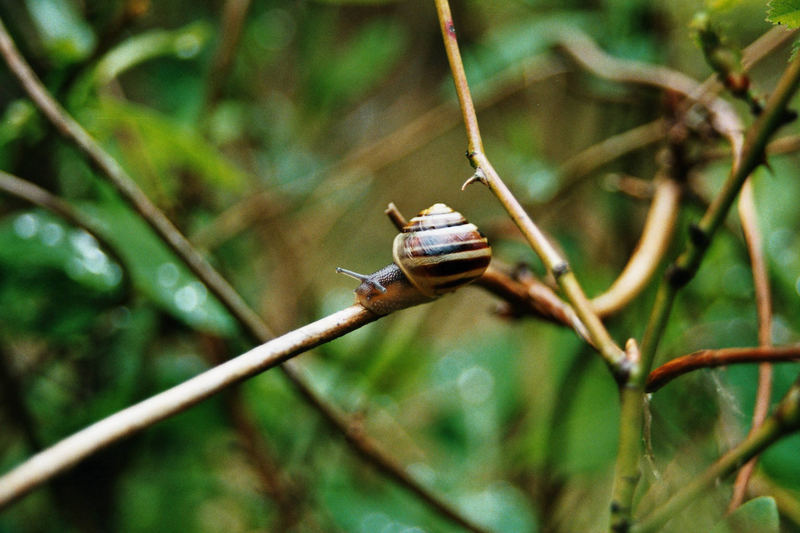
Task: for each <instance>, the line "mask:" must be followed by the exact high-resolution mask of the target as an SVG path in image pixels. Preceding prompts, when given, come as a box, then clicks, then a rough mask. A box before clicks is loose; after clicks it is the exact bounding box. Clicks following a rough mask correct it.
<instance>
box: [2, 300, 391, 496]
mask: <svg viewBox="0 0 800 533" xmlns="http://www.w3.org/2000/svg"><path fill="white" fill-rule="evenodd" d="M378 318H379V316H378V315H375V314H373V313H371V312H369V311H367V310H366V309H364V308H363V307H361V306H360V305H352V306H350V307H348V308H346V309H343V310H342V311H339V312H336V313H333V314H331V315H328V316H327V317H325V318H322V319H320V320H317V321H316V322H312V323H311V324H307V325H305V326H303V327H301V328H298V329H296V330H294V331H292V332H289V333H287V334H286V335H283V336H281V337H278V338H276V339H273V340H271V341H270V342H267V343H265V344H262V345H261V346H257V347H255V348H253V349H252V350H250V351H248V352H246V353H244V354H242V355H240V356H238V357H236V358H234V359H231V360H230V361H227V362H225V363H223V364H221V365H219V366H216V367H213V368H211V369H210V370H206V371H205V372H203V373H202V374H198V375H197V376H195V377H193V378H191V379H188V380H186V381H184V382H183V383H181V384H179V385H176V386H174V387H172V388H171V389H167V390H165V391H164V392H161V393H159V394H157V395H155V396H152V397H150V398H148V399H146V400H144V401H142V402H139V403H137V404H135V405H132V406H130V407H127V408H125V409H123V410H121V411H118V412H116V413H114V414H113V415H111V416H109V417H106V418H104V419H102V420H100V421H99V422H95V423H94V424H92V425H91V426H89V427H87V428H85V429H82V430H81V431H78V432H77V433H74V434H73V435H71V436H69V437H67V438H65V439H63V440H61V441H59V442H58V443H56V444H54V445H53V446H51V447H49V448H47V449H46V450H44V451H42V452H40V453H38V454H36V455H34V456H33V457H31V458H30V459H28V460H27V461H25V462H24V463H22V464H21V465H19V466H17V467H16V468H14V469H13V470H11V471H10V472H8V473H7V474H5V475H3V476H2V477H0V508H3V507H5V506H7V505H8V504H10V503H11V502H13V501H14V500H16V499H17V498H20V497H21V496H23V495H25V494H27V493H28V492H30V491H31V490H33V489H34V488H36V487H38V486H39V485H41V484H42V483H44V482H45V481H47V480H48V479H50V478H51V477H53V476H55V475H57V474H59V473H61V472H63V471H64V470H66V469H68V468H70V467H71V466H73V465H75V464H76V463H78V462H79V461H80V460H81V459H84V458H85V457H87V456H89V455H91V454H92V453H94V452H96V451H98V450H100V449H102V448H104V447H106V446H108V445H110V444H112V443H114V442H117V441H119V440H121V439H123V438H125V437H129V436H131V435H133V434H134V433H136V432H138V431H140V430H142V429H145V428H147V427H149V426H151V425H153V424H155V423H156V422H159V421H161V420H164V419H165V418H168V417H170V416H172V415H174V414H177V413H179V412H181V411H183V410H185V409H187V408H189V407H191V406H193V405H195V404H196V403H198V402H200V401H202V400H205V399H206V398H208V397H209V396H211V395H213V394H216V393H217V392H219V391H221V390H222V389H224V388H225V387H228V386H230V385H233V384H235V383H238V382H240V381H242V380H244V379H245V378H248V377H251V376H254V375H256V374H258V373H259V372H263V371H264V370H267V369H269V368H272V367H274V366H276V365H279V364H280V363H282V362H283V361H285V360H287V359H289V358H290V357H294V356H296V355H298V354H300V353H302V352H304V351H306V350H309V349H311V348H313V347H314V346H318V345H319V344H323V343H325V342H328V341H330V340H332V339H335V338H337V337H340V336H342V335H344V334H345V333H348V332H350V331H353V330H354V329H357V328H359V327H361V326H363V325H364V324H368V323H370V322H373V321H375V320H377V319H378Z"/></svg>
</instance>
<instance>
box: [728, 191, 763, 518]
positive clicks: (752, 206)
mask: <svg viewBox="0 0 800 533" xmlns="http://www.w3.org/2000/svg"><path fill="white" fill-rule="evenodd" d="M739 218H740V219H741V222H742V229H743V231H744V238H745V241H746V243H747V250H748V252H749V254H750V263H751V265H752V271H753V285H754V287H755V293H756V310H757V313H758V343H759V345H760V346H763V347H770V346H772V297H771V294H770V289H769V276H768V273H767V262H766V260H765V258H764V248H763V246H762V239H761V230H760V229H759V225H758V213H757V211H756V201H755V194H754V192H753V182H752V179H748V180H747V181H746V182H745V184H744V185H743V186H742V192H741V194H740V195H739ZM771 399H772V365H771V364H769V363H761V364H760V365H758V390H757V392H756V404H755V407H754V409H753V423H752V426H751V428H750V433H751V434H752V433H753V432H754V431H756V429H758V427H759V426H760V425H761V424H763V423H764V420H765V419H766V418H767V412H768V411H769V406H770V400H771ZM757 460H758V457H757V456H756V457H753V458H752V459H750V460H749V461H748V462H747V463H746V464H745V465H744V466H743V467H742V468H741V469H740V470H739V473H738V474H737V475H736V481H735V483H734V485H733V496H732V497H731V502H730V505H729V506H728V510H729V511H733V510H734V509H736V508H737V507H739V505H741V503H742V501H744V496H745V493H746V492H747V484H748V482H749V481H750V476H751V475H752V473H753V469H754V468H755V464H756V461H757Z"/></svg>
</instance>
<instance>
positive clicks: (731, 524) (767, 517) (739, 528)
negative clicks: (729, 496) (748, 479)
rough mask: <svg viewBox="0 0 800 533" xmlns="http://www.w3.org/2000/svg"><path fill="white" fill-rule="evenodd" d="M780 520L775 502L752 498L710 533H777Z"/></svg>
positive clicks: (771, 499) (763, 497)
mask: <svg viewBox="0 0 800 533" xmlns="http://www.w3.org/2000/svg"><path fill="white" fill-rule="evenodd" d="M779 531H780V518H779V516H778V507H777V505H776V504H775V500H774V499H773V498H771V497H769V496H762V497H760V498H754V499H752V500H750V501H747V502H745V503H744V504H742V505H741V506H739V508H738V509H736V510H735V511H734V512H732V513H731V514H730V515H728V516H727V517H726V518H725V520H723V521H722V522H720V523H719V524H718V525H717V526H716V527H715V528H714V529H713V530H712V531H711V533H778V532H779Z"/></svg>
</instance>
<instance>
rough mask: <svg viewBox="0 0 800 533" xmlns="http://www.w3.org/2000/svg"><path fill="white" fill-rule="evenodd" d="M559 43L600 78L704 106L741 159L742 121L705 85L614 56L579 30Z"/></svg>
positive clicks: (663, 68) (570, 32) (735, 154)
mask: <svg viewBox="0 0 800 533" xmlns="http://www.w3.org/2000/svg"><path fill="white" fill-rule="evenodd" d="M559 42H560V44H561V45H562V47H563V48H564V50H566V51H567V52H568V53H569V54H570V56H571V57H572V58H573V59H574V60H575V61H576V62H577V63H578V64H579V65H581V66H582V67H583V68H585V69H586V70H588V71H589V72H591V73H592V74H594V75H595V76H597V77H600V78H603V79H608V80H612V81H616V82H620V83H635V84H640V85H649V86H651V87H656V88H658V89H663V90H668V91H671V92H674V93H678V94H681V95H683V96H684V97H686V98H688V99H689V100H691V101H693V102H695V103H698V104H700V105H702V106H704V107H705V108H706V109H708V111H709V112H710V114H711V123H712V125H713V126H714V129H716V130H717V131H718V132H720V134H722V135H723V136H724V137H725V138H726V139H727V140H728V142H729V143H730V145H731V149H732V152H733V154H734V160H738V159H739V154H740V153H741V149H742V145H743V141H744V139H743V135H742V131H743V128H742V124H741V121H740V120H739V117H738V115H737V114H736V112H735V110H734V109H733V108H732V107H731V105H730V104H729V103H728V102H726V101H725V100H722V99H721V98H716V97H715V96H714V95H713V94H709V91H708V90H707V88H706V87H705V84H699V83H698V82H697V81H695V80H693V79H692V78H690V77H689V76H686V75H685V74H683V73H682V72H678V71H675V70H672V69H670V68H668V67H664V66H661V65H652V64H648V63H642V62H639V61H632V60H623V59H619V58H616V57H612V56H610V55H608V54H606V53H605V52H604V51H603V50H601V49H600V48H599V47H598V46H597V44H596V43H595V42H594V41H592V39H591V38H589V36H588V35H586V34H585V33H583V32H581V31H580V30H577V29H575V30H571V31H569V32H564V33H563V35H562V37H561V39H560V41H559Z"/></svg>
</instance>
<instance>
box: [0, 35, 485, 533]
mask: <svg viewBox="0 0 800 533" xmlns="http://www.w3.org/2000/svg"><path fill="white" fill-rule="evenodd" d="M0 55H2V56H3V58H4V59H5V61H6V63H7V64H8V66H9V67H10V69H11V71H12V73H13V74H14V75H15V76H16V78H17V79H18V81H19V82H20V84H21V85H22V87H23V89H25V91H26V92H27V93H28V96H29V97H30V98H31V100H32V101H33V102H34V104H35V105H36V106H37V107H38V108H39V109H40V110H41V111H42V112H43V113H44V115H45V116H46V117H47V118H48V120H50V122H51V123H52V124H53V125H54V126H55V127H56V128H57V129H58V131H59V132H60V133H61V134H62V135H64V136H65V137H66V138H67V139H68V140H70V141H71V142H73V143H75V144H76V145H77V146H78V147H79V148H80V149H81V150H82V151H83V152H84V153H85V154H86V155H87V157H88V158H89V159H90V160H91V161H92V163H93V164H95V165H96V166H97V167H98V168H99V169H100V171H101V172H102V173H103V174H104V175H105V176H106V177H107V178H108V179H109V181H110V182H111V183H112V184H113V185H114V186H115V187H116V189H117V190H118V191H119V193H120V194H121V195H122V197H123V198H124V199H125V200H126V201H127V202H129V203H130V204H131V206H133V207H134V209H136V211H137V212H138V213H139V214H140V215H141V216H142V218H143V219H144V220H145V221H146V222H147V223H148V224H149V225H150V226H151V227H152V228H153V229H154V230H155V231H156V233H157V234H158V235H159V236H160V237H161V238H162V239H163V240H164V242H165V243H166V244H167V245H168V246H169V247H170V248H171V249H172V250H173V251H174V252H175V253H176V255H177V256H178V257H179V258H180V259H181V260H182V261H183V262H184V263H185V264H186V265H187V267H189V269H190V270H191V271H192V272H193V273H194V274H195V275H196V276H197V277H198V279H200V280H201V281H202V282H203V283H205V284H206V286H207V287H208V288H209V290H210V291H211V292H212V294H214V295H215V296H216V297H217V298H218V299H219V300H220V302H221V303H222V304H223V305H224V306H225V308H226V309H227V310H228V311H229V312H230V313H231V315H232V316H234V317H235V318H236V320H237V321H238V322H239V323H240V324H241V325H242V327H243V328H244V330H245V331H246V333H247V334H248V335H249V336H250V338H251V339H253V340H255V341H256V342H262V343H263V342H266V341H267V340H269V339H270V338H272V337H273V336H274V335H273V334H272V332H271V330H270V328H269V327H268V326H267V325H266V323H264V322H263V321H262V320H261V318H260V317H259V316H258V315H257V314H256V313H255V312H254V311H253V310H252V309H251V308H250V307H249V306H248V305H247V304H246V303H245V301H244V300H243V299H242V298H241V296H240V295H239V294H238V293H237V292H236V291H235V290H234V289H233V288H232V287H231V286H230V285H229V284H228V282H227V281H226V280H225V279H224V278H223V277H222V276H221V275H220V274H219V273H218V272H217V271H216V270H214V268H213V267H212V266H211V265H210V264H209V263H208V262H207V261H206V260H205V259H204V258H203V257H202V256H201V255H200V254H199V253H198V252H197V250H196V249H195V248H194V247H193V246H192V245H191V243H189V241H188V240H187V239H186V238H185V237H184V236H183V235H182V234H181V233H180V232H179V231H178V230H177V228H175V226H174V225H173V224H172V223H171V222H170V221H169V219H168V218H167V217H166V216H165V215H164V214H163V213H162V212H161V211H160V210H159V209H158V208H157V207H156V206H155V205H154V204H153V203H152V202H150V200H149V199H148V198H147V196H146V195H145V194H144V192H142V191H141V189H139V187H138V186H137V185H136V183H135V182H134V181H133V180H132V179H131V178H130V176H129V175H128V174H127V172H126V171H125V170H124V169H123V168H122V167H121V166H120V164H119V163H118V162H117V161H116V160H115V159H114V158H113V157H112V156H111V155H110V154H108V153H107V152H106V151H105V150H103V148H102V147H101V146H100V145H99V144H98V143H97V142H96V141H95V140H94V139H93V138H92V137H91V136H90V135H89V134H88V133H87V132H86V131H85V130H84V129H83V128H82V127H81V126H80V125H79V124H78V123H77V122H76V121H75V120H74V119H73V118H72V117H70V116H69V115H68V114H67V113H66V111H65V110H64V109H63V108H62V107H61V106H60V105H59V104H58V103H57V102H56V101H55V100H54V99H53V97H52V96H51V95H50V94H49V93H48V92H47V89H46V88H45V87H44V85H43V84H42V83H41V81H40V80H39V79H38V78H37V77H36V75H35V73H34V72H33V71H32V70H31V68H30V66H29V65H28V64H27V63H26V62H25V60H24V59H23V57H22V56H21V54H20V53H19V51H18V50H17V48H16V46H15V45H14V42H13V40H12V39H11V36H10V35H9V34H8V32H7V30H6V28H5V26H4V24H3V23H2V20H0ZM362 309H363V308H362ZM305 327H308V326H305ZM302 329H303V328H301V329H300V330H295V331H294V332H291V333H288V334H287V335H292V334H294V333H296V332H297V331H301V330H302ZM284 337H286V335H285V336H284ZM236 360H238V358H237V359H236ZM280 368H281V370H282V372H283V373H284V375H285V376H286V377H287V378H288V379H289V381H290V382H291V383H292V385H294V387H295V389H296V390H297V391H298V392H299V393H300V395H301V396H302V397H303V398H304V399H305V400H306V402H307V403H308V404H309V405H310V406H311V407H313V408H314V409H315V410H316V411H317V412H318V413H319V414H320V415H321V416H322V418H323V420H324V421H325V422H326V424H327V425H328V426H329V427H330V428H332V429H334V430H335V431H336V432H338V433H340V434H341V435H342V436H344V438H345V439H346V440H347V442H348V443H350V447H351V449H352V450H353V451H354V452H355V453H356V454H357V455H358V456H359V457H360V458H361V459H362V460H364V461H365V462H367V463H368V464H370V465H372V466H373V467H375V468H376V469H378V470H379V471H381V472H383V473H384V474H385V475H386V476H387V477H389V478H390V479H392V480H393V481H394V482H395V483H397V484H399V485H400V486H402V487H404V488H405V489H406V490H408V491H410V492H411V493H412V494H415V495H416V496H417V497H418V498H420V499H421V500H422V501H423V502H425V503H426V504H427V505H428V506H429V507H430V508H432V509H434V510H435V511H437V512H438V513H439V514H441V515H442V516H444V517H445V518H447V519H449V520H452V521H453V522H455V523H457V524H459V525H461V526H462V527H464V528H465V529H468V530H470V531H482V529H481V528H480V527H478V526H476V525H475V524H472V523H471V522H470V521H469V520H467V519H466V518H465V517H463V516H462V515H461V514H460V513H458V511H456V510H455V509H453V508H452V507H450V506H449V505H448V504H447V503H445V502H444V501H442V500H441V498H439V497H438V496H437V495H435V494H434V493H433V492H431V491H429V490H428V489H426V488H425V487H424V486H422V484H420V483H418V482H417V481H416V480H414V479H413V478H412V477H411V476H410V475H408V473H407V472H406V471H405V469H404V468H403V467H402V466H400V465H399V464H398V463H397V462H396V461H395V460H394V459H393V458H391V457H390V456H389V455H387V454H386V453H384V452H381V451H380V449H379V448H378V446H377V445H376V444H375V443H373V442H372V441H371V439H369V437H368V436H367V435H365V434H363V432H357V433H354V432H353V430H352V427H353V424H352V423H351V422H350V421H349V420H348V419H346V418H344V417H343V416H341V415H339V414H338V413H337V412H336V410H335V409H334V408H333V407H331V406H330V405H328V404H327V402H326V401H325V400H324V399H323V398H322V397H321V396H320V395H319V394H317V393H316V392H315V391H314V389H313V388H312V387H311V386H310V385H309V384H308V383H307V382H306V379H305V378H304V377H303V375H302V372H301V371H300V370H299V369H298V368H297V367H296V366H295V365H293V364H292V362H291V361H287V362H286V363H285V364H283V365H282V366H281V367H280ZM167 392H169V391H167ZM134 407H135V406H134ZM123 412H125V411H123ZM117 414H120V413H117ZM112 416H116V415H112ZM161 419H163V417H162V418H154V419H153V420H154V421H153V422H151V423H155V421H158V420H161ZM115 420H120V419H115ZM92 427H94V426H90V428H92ZM90 428H87V430H88V429H90ZM62 442H63V441H62ZM79 442H82V444H83V445H84V446H86V448H85V453H83V455H81V457H85V456H86V455H88V454H90V453H93V452H94V451H96V450H98V449H100V448H101V447H102V443H101V445H100V446H92V445H91V443H88V442H83V441H79ZM43 453H44V452H43ZM79 459H80V457H79V458H78V459H75V461H77V460H79ZM25 464H27V463H25ZM72 464H74V463H72ZM45 466H46V465H45ZM67 466H69V465H67ZM39 468H41V467H39ZM63 468H66V467H62V468H60V469H57V470H53V469H50V468H46V469H45V471H44V472H43V471H41V470H39V471H38V474H37V475H39V476H42V477H39V478H37V479H33V480H31V482H33V483H34V484H39V483H42V482H43V481H44V480H45V479H46V477H47V476H52V475H55V474H56V473H57V472H58V471H61V470H63ZM20 481H22V484H23V486H25V485H26V484H27V482H24V480H20ZM30 488H32V487H30ZM30 488H28V489H26V490H30Z"/></svg>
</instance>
